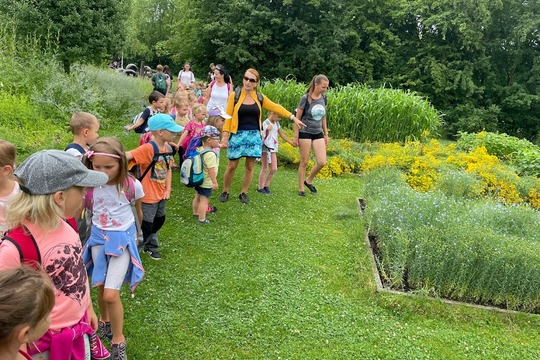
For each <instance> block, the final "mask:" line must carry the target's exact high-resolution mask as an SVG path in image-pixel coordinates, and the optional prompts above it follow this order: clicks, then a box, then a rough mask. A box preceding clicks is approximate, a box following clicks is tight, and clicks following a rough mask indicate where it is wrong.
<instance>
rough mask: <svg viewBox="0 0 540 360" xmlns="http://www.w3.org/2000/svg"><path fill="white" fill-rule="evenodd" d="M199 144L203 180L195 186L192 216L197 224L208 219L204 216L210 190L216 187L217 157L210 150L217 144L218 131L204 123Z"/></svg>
mask: <svg viewBox="0 0 540 360" xmlns="http://www.w3.org/2000/svg"><path fill="white" fill-rule="evenodd" d="M200 141H201V146H200V147H198V148H197V151H198V152H199V153H200V154H201V159H202V163H203V173H204V181H203V183H202V184H201V185H199V186H195V197H194V198H193V204H192V207H193V216H197V217H198V218H199V224H208V223H210V220H208V219H207V218H206V210H207V209H208V201H209V199H210V196H212V190H217V189H218V182H217V173H218V165H219V162H218V159H217V155H216V153H215V152H214V151H213V150H212V149H213V148H215V147H218V146H219V131H218V129H216V128H215V127H213V126H211V125H206V126H205V127H204V128H203V129H202V130H201V134H200Z"/></svg>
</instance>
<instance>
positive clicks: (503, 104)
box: [126, 0, 540, 141]
mask: <svg viewBox="0 0 540 360" xmlns="http://www.w3.org/2000/svg"><path fill="white" fill-rule="evenodd" d="M132 2H133V5H132V9H133V11H132V14H131V17H130V19H129V26H128V29H130V30H129V33H128V39H129V42H128V44H129V46H128V48H127V49H126V50H127V51H128V52H130V53H131V54H132V56H133V58H134V59H138V60H146V61H147V62H150V63H152V64H157V63H158V62H163V63H167V64H169V65H170V66H171V67H172V68H173V69H176V70H178V69H179V68H180V66H181V64H182V63H183V62H184V61H191V62H192V63H193V64H194V67H193V68H194V71H195V73H196V74H197V75H198V76H199V77H204V76H205V74H206V71H207V66H208V64H209V63H210V62H216V63H223V64H225V65H226V66H228V68H229V69H230V70H231V72H232V74H233V77H234V78H236V79H238V78H239V76H240V75H241V73H242V72H243V71H244V70H245V69H246V68H248V67H255V68H256V69H259V70H260V71H261V73H262V74H263V76H265V77H267V78H285V77H286V76H287V75H288V74H292V75H294V77H295V78H296V79H297V80H298V81H302V82H309V80H310V79H311V77H312V76H313V75H315V74H317V73H324V74H327V75H328V76H329V77H330V79H331V81H332V84H333V85H335V84H341V85H346V84H348V83H353V82H360V83H363V84H367V85H370V86H372V87H380V86H382V85H386V86H388V85H391V86H392V87H393V88H400V89H405V90H411V91H414V92H416V93H418V94H420V95H421V96H425V97H427V98H428V100H429V101H430V102H431V103H432V104H433V105H434V106H435V108H436V109H438V110H439V111H442V112H443V113H445V114H446V117H445V120H446V121H445V124H446V126H445V127H444V128H443V135H445V136H447V137H452V136H454V135H455V134H456V133H457V132H458V131H468V132H478V131H481V130H484V129H485V130H487V131H493V132H496V131H499V132H506V133H508V134H510V135H515V136H518V137H520V138H523V137H524V138H528V139H530V140H533V141H535V140H536V138H537V134H538V132H539V130H540V121H539V118H538V116H539V115H538V114H540V97H539V93H538V82H539V80H540V58H539V56H538V51H539V45H540V43H539V41H540V39H539V36H540V32H539V23H540V16H539V15H540V5H539V2H538V1H513V0H497V1H492V0H480V1H472V0H459V1H453V0H442V1H437V2H436V3H433V2H432V1H425V0H414V1H404V0H391V1H357V0H355V1H344V0H328V1H318V0H311V1H300V0H278V1H270V2H261V1H254V0H231V1H225V2H218V3H215V2H212V1H209V0H132Z"/></svg>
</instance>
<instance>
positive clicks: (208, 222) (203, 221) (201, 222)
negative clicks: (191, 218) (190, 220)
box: [197, 219, 210, 224]
mask: <svg viewBox="0 0 540 360" xmlns="http://www.w3.org/2000/svg"><path fill="white" fill-rule="evenodd" d="M197 222H198V223H199V224H210V220H208V219H204V220H198V221H197Z"/></svg>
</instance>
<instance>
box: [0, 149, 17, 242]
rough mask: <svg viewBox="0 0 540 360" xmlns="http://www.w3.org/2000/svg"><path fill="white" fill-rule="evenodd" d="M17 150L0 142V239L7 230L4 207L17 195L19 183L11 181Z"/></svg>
mask: <svg viewBox="0 0 540 360" xmlns="http://www.w3.org/2000/svg"><path fill="white" fill-rule="evenodd" d="M16 156H17V148H15V145H13V144H12V143H10V142H8V141H5V140H0V238H1V237H2V236H4V233H5V232H6V231H7V230H8V227H7V224H6V207H7V204H8V203H9V201H10V200H11V199H13V198H14V197H15V195H17V194H18V193H19V190H20V188H19V183H18V182H16V181H15V180H14V179H13V171H15V158H16Z"/></svg>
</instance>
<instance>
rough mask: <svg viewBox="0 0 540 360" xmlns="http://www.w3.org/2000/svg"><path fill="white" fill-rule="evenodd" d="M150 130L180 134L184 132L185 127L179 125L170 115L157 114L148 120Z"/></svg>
mask: <svg viewBox="0 0 540 360" xmlns="http://www.w3.org/2000/svg"><path fill="white" fill-rule="evenodd" d="M148 129H149V130H150V131H157V130H168V131H170V132H173V133H179V132H182V130H184V127H183V126H180V125H178V124H177V123H176V122H175V121H174V120H173V118H172V117H171V116H170V115H167V114H157V115H154V116H152V117H151V118H150V119H148Z"/></svg>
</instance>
